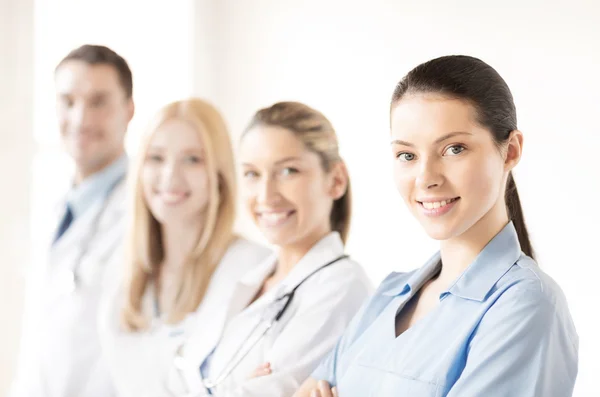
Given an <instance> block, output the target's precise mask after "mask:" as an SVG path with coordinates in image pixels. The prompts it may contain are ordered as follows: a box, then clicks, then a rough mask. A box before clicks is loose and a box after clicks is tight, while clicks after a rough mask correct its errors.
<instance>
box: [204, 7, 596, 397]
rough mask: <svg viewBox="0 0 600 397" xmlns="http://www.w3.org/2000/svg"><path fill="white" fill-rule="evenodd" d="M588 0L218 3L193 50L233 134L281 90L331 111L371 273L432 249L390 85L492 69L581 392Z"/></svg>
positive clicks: (592, 320) (592, 240)
mask: <svg viewBox="0 0 600 397" xmlns="http://www.w3.org/2000/svg"><path fill="white" fill-rule="evenodd" d="M599 4H600V3H598V2H597V1H593V0H588V1H583V0H571V1H542V0H528V1H523V0H510V1H502V2H482V1H479V0H461V1H457V2H446V1H419V2H417V1H408V0H404V1H401V0H395V1H382V0H370V1H348V0H346V1H323V0H302V1H299V0H298V1H291V0H253V1H236V0H220V1H219V2H214V3H213V6H214V8H213V10H212V11H213V12H214V13H215V14H214V15H215V19H216V20H217V21H218V23H216V29H215V31H214V36H213V40H214V42H215V43H216V44H215V45H214V46H212V47H208V48H207V47H204V48H202V49H198V52H199V53H200V55H197V57H198V56H205V57H209V58H210V59H213V62H214V63H213V70H215V72H216V75H215V77H214V78H215V79H216V80H213V81H216V82H217V87H218V89H216V90H215V91H214V95H213V96H212V99H213V100H214V101H216V103H217V104H218V105H219V107H220V108H221V109H222V110H223V111H224V113H225V114H226V116H227V118H228V120H229V121H230V125H231V127H232V129H233V132H234V135H236V136H237V135H239V133H240V132H241V131H242V129H243V128H244V126H245V124H246V123H247V121H248V120H249V118H250V116H251V115H252V113H253V112H254V111H255V110H256V109H257V108H259V107H261V106H266V105H269V104H271V103H272V102H274V101H278V100H283V99H292V100H300V101H305V102H306V103H308V104H310V105H312V106H314V107H316V108H317V109H320V110H322V111H323V112H324V113H325V114H326V115H327V116H328V117H329V118H330V119H331V120H332V121H333V123H334V125H335V126H336V127H337V130H338V133H339V135H340V139H341V144H342V152H343V155H344V156H345V158H346V160H347V162H348V165H349V168H350V172H351V176H352V183H353V187H354V196H355V209H356V210H355V216H354V222H353V230H352V234H351V238H350V243H349V252H350V253H351V254H352V255H353V256H354V257H355V258H356V259H358V260H359V261H360V262H362V263H363V264H364V265H365V266H366V267H367V269H368V272H369V273H370V275H371V276H372V278H373V280H374V281H376V282H378V281H379V280H380V279H381V278H382V277H383V276H384V275H385V274H387V273H388V272H390V271H392V270H408V269H412V268H415V267H417V266H419V265H420V264H421V263H422V262H423V260H424V259H425V258H426V257H428V256H429V255H430V254H431V253H432V252H433V250H434V249H435V247H436V245H435V244H434V243H433V242H431V241H430V240H429V239H428V238H427V237H426V236H425V235H424V234H423V232H422V231H421V229H420V227H419V226H418V225H417V224H416V222H415V221H414V220H413V219H412V218H411V217H410V215H409V214H408V213H407V211H406V210H405V209H404V205H403V204H402V203H401V200H400V197H399V196H398V194H397V193H396V191H395V189H394V187H393V182H392V178H391V155H390V149H389V144H388V131H389V126H388V108H389V99H390V96H391V93H392V91H393V88H394V85H395V84H396V82H397V81H398V80H399V79H400V78H401V77H402V76H403V74H405V73H406V72H407V71H408V70H410V69H411V68H412V67H414V66H416V65H417V64H418V63H421V62H423V61H426V60H428V59H431V58H433V57H436V56H440V55H447V54H457V53H464V54H469V55H474V56H478V57H480V58H482V59H483V60H485V61H487V62H488V63H490V64H491V65H493V66H494V67H495V68H496V69H497V70H498V71H499V72H500V73H501V74H502V75H503V77H504V78H505V79H506V80H507V82H508V83H509V85H510V87H511V89H512V91H513V94H514V97H515V100H516V103H517V108H518V111H519V125H520V128H521V129H522V130H523V131H524V133H525V139H526V140H525V152H524V158H523V161H522V163H521V164H520V165H519V167H518V169H517V171H516V179H517V184H518V186H519V189H520V193H521V197H522V201H523V205H524V211H525V214H526V218H527V222H528V225H529V228H530V230H531V234H532V239H533V243H534V246H535V248H536V250H537V253H538V259H539V262H540V264H541V266H542V267H543V268H544V270H546V271H547V272H548V273H550V274H551V275H552V276H553V277H554V278H555V279H556V280H557V281H558V282H559V283H560V285H561V286H562V288H563V289H564V291H565V293H566V295H567V297H568V301H569V304H570V309H571V312H572V314H573V317H574V319H575V322H576V325H577V328H578V331H579V334H580V337H581V370H580V375H579V381H578V385H577V388H576V394H575V395H576V396H578V397H583V396H591V395H592V391H594V390H595V389H596V387H595V384H596V383H597V382H595V378H596V377H597V374H598V373H599V372H600V365H599V364H598V361H599V360H600V339H598V335H600V324H599V323H598V321H597V319H598V314H597V313H598V309H597V305H598V299H597V294H596V293H595V291H596V288H597V284H598V277H599V276H600V271H599V270H598V265H600V260H599V259H598V253H597V250H596V249H595V248H596V247H597V246H598V243H599V241H600V232H598V225H600V210H599V209H598V208H600V207H599V206H597V205H596V204H594V202H595V200H596V199H597V197H599V196H600V161H599V160H598V150H599V148H600V127H599V124H598V122H597V114H598V112H599V111H600V96H599V95H598V92H600V73H598V71H599V70H600V47H599V46H598V40H599V39H600V28H599V26H600V23H599V21H600V6H599ZM196 88H197V91H196V92H197V93H198V94H201V95H202V94H203V90H202V88H201V87H196ZM244 227H245V228H246V230H251V229H249V228H248V227H249V226H248V223H247V222H246V223H245V226H244ZM251 233H254V232H253V231H252V232H251ZM254 235H256V234H254Z"/></svg>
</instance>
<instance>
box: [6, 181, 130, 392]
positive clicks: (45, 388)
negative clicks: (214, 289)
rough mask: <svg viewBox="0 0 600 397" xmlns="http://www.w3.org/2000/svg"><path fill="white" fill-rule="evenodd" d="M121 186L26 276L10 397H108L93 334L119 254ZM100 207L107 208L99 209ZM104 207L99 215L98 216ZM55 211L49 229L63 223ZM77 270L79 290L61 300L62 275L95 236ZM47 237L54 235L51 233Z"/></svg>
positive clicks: (64, 292)
mask: <svg viewBox="0 0 600 397" xmlns="http://www.w3.org/2000/svg"><path fill="white" fill-rule="evenodd" d="M125 196H126V189H125V182H124V181H121V182H119V183H118V184H117V185H116V186H115V188H114V189H113V190H112V192H111V193H110V195H109V196H108V197H107V198H102V199H99V200H96V201H95V202H94V204H93V205H92V206H91V207H90V208H89V209H88V210H87V211H85V212H84V213H83V214H82V215H81V217H79V218H76V219H75V220H74V221H73V224H72V225H71V227H70V228H69V229H68V230H67V231H66V232H65V234H64V235H63V236H62V237H61V238H60V239H59V240H58V241H57V242H56V244H54V245H51V244H50V242H51V238H52V237H53V236H52V235H53V233H52V234H50V233H48V243H49V245H50V248H49V253H48V257H47V260H46V261H45V262H43V265H42V266H37V267H36V266H34V267H33V268H32V269H31V271H30V273H31V274H30V275H29V279H28V288H27V294H26V311H25V317H24V324H23V333H22V340H21V346H22V348H21V353H20V357H19V367H18V369H17V377H16V379H15V381H14V382H13V385H12V389H11V394H10V395H11V396H12V397H75V396H77V397H96V396H97V397H107V396H110V395H111V394H112V390H111V388H110V387H109V385H105V384H104V383H103V382H98V381H99V380H104V379H105V377H106V375H105V373H106V368H105V367H104V366H103V364H102V360H101V349H100V342H99V338H98V332H97V314H98V305H99V302H100V297H101V295H102V293H103V290H104V289H105V287H106V282H107V280H106V279H105V275H106V274H107V273H110V272H107V267H108V264H109V263H112V262H113V259H112V258H111V257H112V256H113V255H116V253H118V252H119V253H120V251H121V250H120V249H119V247H120V242H121V240H122V237H123V231H124V222H125V219H124V214H125V211H126V203H125V202H126V200H125ZM105 206H106V207H105ZM104 207H105V208H104ZM62 208H64V206H60V207H59V210H57V213H56V214H55V215H56V219H55V223H54V224H55V225H58V223H59V221H60V217H61V216H63V212H62ZM99 214H101V216H100V218H98V227H97V231H96V233H95V234H94V237H93V238H92V239H90V242H89V244H88V245H87V247H88V248H87V250H85V254H84V255H83V257H82V258H81V261H80V265H79V267H78V276H79V280H80V283H79V287H78V289H77V290H76V291H75V292H71V293H69V292H68V285H67V284H66V283H65V281H66V280H67V277H68V274H69V273H68V272H69V270H71V269H73V268H74V266H75V262H76V261H77V259H78V257H79V256H80V255H81V252H83V251H82V246H85V244H84V242H85V241H87V239H88V235H89V233H90V231H91V230H93V228H94V222H95V220H96V218H97V216H98V215H99ZM53 232H54V231H53Z"/></svg>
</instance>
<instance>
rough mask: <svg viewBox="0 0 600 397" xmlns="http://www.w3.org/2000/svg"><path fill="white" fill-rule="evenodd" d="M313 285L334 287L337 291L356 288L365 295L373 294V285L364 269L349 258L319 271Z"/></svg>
mask: <svg viewBox="0 0 600 397" xmlns="http://www.w3.org/2000/svg"><path fill="white" fill-rule="evenodd" d="M313 285H315V286H329V287H331V286H332V285H335V288H336V289H337V290H338V291H343V290H356V289H357V288H358V289H361V290H364V291H365V293H367V294H368V293H371V292H373V284H372V282H371V280H370V279H369V277H368V276H367V274H366V272H365V270H364V268H363V267H362V266H361V265H360V264H359V263H358V262H356V261H354V260H353V259H351V258H344V259H342V260H340V261H339V262H337V263H334V264H332V265H331V266H328V267H326V268H325V269H323V270H321V271H320V272H319V273H318V274H316V275H315V279H314V280H313Z"/></svg>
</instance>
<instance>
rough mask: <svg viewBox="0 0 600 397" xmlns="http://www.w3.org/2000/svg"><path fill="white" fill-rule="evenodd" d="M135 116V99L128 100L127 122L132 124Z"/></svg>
mask: <svg viewBox="0 0 600 397" xmlns="http://www.w3.org/2000/svg"><path fill="white" fill-rule="evenodd" d="M134 114H135V104H134V103H133V98H129V99H128V100H127V122H128V123H129V122H131V119H133V115H134Z"/></svg>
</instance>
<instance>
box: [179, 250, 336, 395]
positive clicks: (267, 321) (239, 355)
mask: <svg viewBox="0 0 600 397" xmlns="http://www.w3.org/2000/svg"><path fill="white" fill-rule="evenodd" d="M346 258H348V255H341V256H339V257H337V258H335V259H334V260H332V261H330V262H327V263H326V264H324V265H323V266H321V267H319V268H318V269H316V270H314V271H313V272H312V273H310V274H309V275H308V276H306V277H304V278H303V279H302V281H300V282H299V283H298V284H296V286H295V287H294V288H292V290H290V291H289V292H287V293H285V294H283V295H281V296H279V297H278V298H276V299H275V300H274V301H273V302H272V303H271V304H270V305H269V306H268V307H267V308H266V309H265V311H264V312H263V313H262V315H261V318H260V321H259V322H258V323H257V324H256V325H255V326H254V327H253V328H252V329H251V331H250V332H249V333H248V335H247V336H246V338H245V339H244V340H243V341H242V343H241V344H240V346H239V347H238V348H237V350H236V351H235V353H233V355H232V356H231V357H230V358H229V360H228V361H227V363H226V365H225V366H224V367H223V369H222V370H221V372H220V373H219V374H218V376H216V377H215V378H214V379H209V378H207V377H206V376H205V374H204V373H203V372H204V364H205V363H204V362H203V363H202V365H201V366H200V368H199V371H200V377H201V378H202V385H203V386H204V389H205V391H206V393H208V395H210V396H212V395H213V391H212V389H214V388H216V387H217V386H219V385H220V384H222V383H223V382H224V381H225V380H226V379H227V378H228V377H229V375H231V373H232V372H233V371H234V370H235V369H236V368H237V366H238V365H239V364H240V363H241V362H242V360H244V358H245V357H246V356H247V355H248V354H249V353H250V351H252V349H253V348H254V346H256V345H257V344H258V342H260V340H261V339H262V338H263V337H264V336H265V334H266V333H267V332H268V331H269V330H270V329H271V328H273V326H274V325H275V323H277V322H278V321H279V320H280V319H281V318H282V317H283V315H284V314H285V313H286V311H287V310H288V308H289V307H290V303H292V300H294V295H295V293H296V290H298V288H300V287H301V286H302V284H304V283H305V282H306V281H307V280H308V279H309V278H311V277H312V276H314V275H315V274H317V273H318V272H320V271H321V270H323V269H325V268H326V267H328V266H331V265H333V264H334V263H336V262H339V261H341V260H342V259H346ZM261 326H262V328H263V329H262V331H261V332H260V333H258V334H257V335H256V336H255V337H254V339H252V338H251V337H252V335H253V334H254V333H255V332H256V331H257V330H258V329H259V327H261ZM217 346H218V344H217ZM182 347H183V345H181V346H180V347H179V349H177V352H176V355H175V358H174V359H173V365H174V366H175V369H176V370H177V373H178V375H179V379H180V381H181V382H182V384H183V385H186V386H187V382H186V380H185V377H184V375H183V372H184V371H185V370H186V369H187V368H189V367H188V362H187V359H186V358H185V357H183V356H182ZM215 349H216V347H215ZM213 352H214V349H213ZM209 356H210V355H209ZM205 361H206V359H205ZM189 392H190V389H189V386H188V387H187V391H186V393H189Z"/></svg>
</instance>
